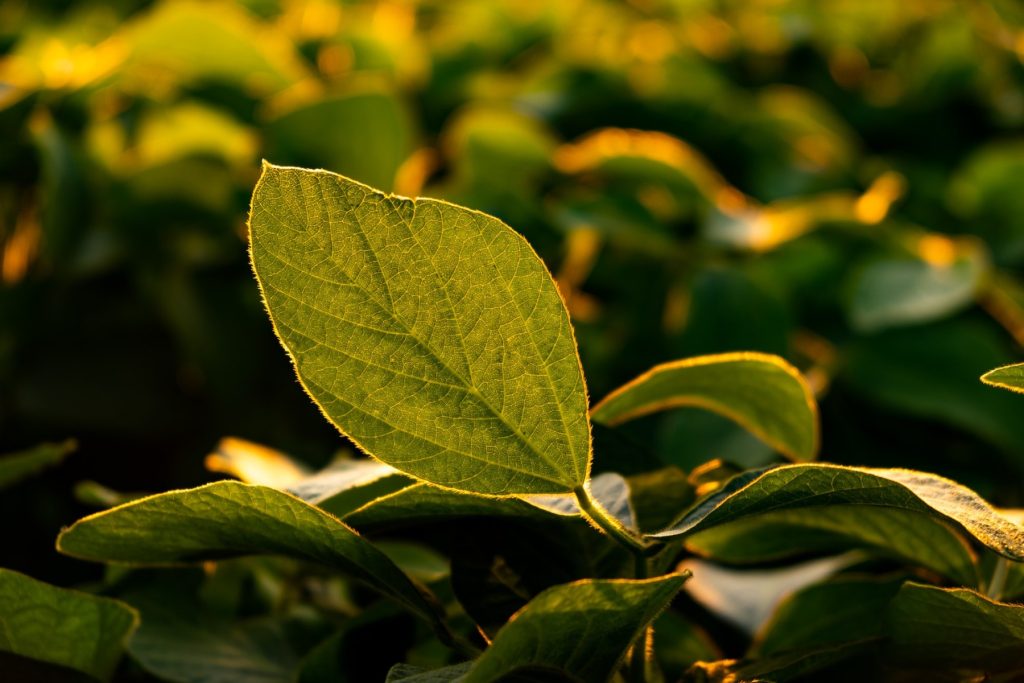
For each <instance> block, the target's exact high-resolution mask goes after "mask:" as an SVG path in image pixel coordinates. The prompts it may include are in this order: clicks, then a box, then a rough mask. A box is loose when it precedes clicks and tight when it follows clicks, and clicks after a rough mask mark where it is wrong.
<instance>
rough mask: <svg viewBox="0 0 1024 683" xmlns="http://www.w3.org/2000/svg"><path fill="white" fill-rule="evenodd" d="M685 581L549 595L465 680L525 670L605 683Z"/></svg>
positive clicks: (584, 587) (592, 585)
mask: <svg viewBox="0 0 1024 683" xmlns="http://www.w3.org/2000/svg"><path fill="white" fill-rule="evenodd" d="M685 580H686V576H685V575H683V574H669V575H666V576H662V577H659V578H656V579H648V580H645V581H627V580H596V579H594V580H585V581H577V582H575V583H570V584H564V585H561V586H555V587H554V588H549V589H548V590H546V591H544V592H543V593H541V594H540V595H538V596H537V597H535V598H534V599H533V600H531V601H530V603H529V604H527V606H526V607H524V608H523V609H522V610H521V611H520V612H519V613H517V614H516V615H515V616H514V617H513V618H512V619H511V620H510V621H509V622H508V624H506V625H505V626H504V627H503V628H502V629H501V630H500V631H498V634H497V636H496V637H495V638H494V641H493V642H492V643H491V645H490V647H488V648H487V650H485V651H484V653H483V654H482V655H481V656H480V657H479V658H478V659H477V660H476V662H475V664H474V665H473V666H472V667H471V668H470V670H469V672H468V673H467V674H466V675H465V678H464V679H463V680H464V681H465V683H481V682H485V681H486V682H489V681H494V680H497V679H499V678H500V677H502V676H504V675H506V674H509V673H512V672H514V671H515V670H516V669H519V668H522V667H526V666H536V667H549V668H552V669H555V670H561V671H564V672H566V673H568V674H569V675H570V676H571V677H572V678H573V679H575V680H579V681H582V682H584V683H591V682H593V683H603V682H604V681H607V680H608V677H609V676H610V674H611V672H612V669H613V668H614V666H615V664H616V663H617V662H618V661H619V659H620V658H621V657H622V656H623V654H624V653H625V652H626V649H627V648H628V647H629V646H630V644H631V643H632V642H633V641H634V640H635V639H636V638H637V636H639V635H640V633H642V632H643V629H644V628H645V627H646V626H647V624H649V623H650V622H651V621H652V620H653V619H654V618H655V617H656V616H657V615H658V614H659V613H660V612H661V611H662V610H663V609H664V608H665V607H666V606H667V605H668V603H669V602H670V601H671V600H672V598H673V597H674V596H675V594H676V593H677V592H678V591H679V589H680V588H681V587H682V585H683V582H684V581H685Z"/></svg>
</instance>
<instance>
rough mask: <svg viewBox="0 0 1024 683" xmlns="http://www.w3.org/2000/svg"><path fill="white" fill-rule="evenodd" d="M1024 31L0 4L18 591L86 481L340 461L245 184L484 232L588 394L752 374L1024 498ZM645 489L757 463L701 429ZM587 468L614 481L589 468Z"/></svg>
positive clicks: (837, 428)
mask: <svg viewBox="0 0 1024 683" xmlns="http://www.w3.org/2000/svg"><path fill="white" fill-rule="evenodd" d="M1022 60H1024V7H1022V6H1021V5H1020V4H1018V3H1016V2H1012V1H1010V0H1005V1H991V2H982V1H970V0H901V1H900V2H893V1H891V0H814V1H811V0H807V1H796V0H794V1H783V0H736V1H730V0H718V1H716V0H633V1H632V2H611V1H607V0H557V1H552V0H543V1H540V2H538V1H534V0H490V1H488V2H479V1H478V2H472V1H460V0H454V1H450V0H435V1H431V0H423V1H420V2H414V1H411V0H410V1H397V0H396V1H389V2H333V1H330V0H247V1H239V2H234V3H229V2H188V1H177V0H158V1H156V2H144V1H136V0H115V1H110V2H90V1H88V0H83V1H81V2H76V1H73V0H66V1H57V2H41V1H35V0H33V1H31V2H29V1H27V0H25V1H21V2H19V1H16V0H4V1H2V2H0V451H2V452H9V451H16V450H19V449H22V448H28V447H31V446H33V445H35V444H38V443H40V442H45V441H60V440H63V439H66V438H74V439H76V440H77V442H78V450H77V451H76V452H75V453H74V454H73V455H71V456H70V458H69V459H68V460H67V462H66V463H64V464H63V465H62V466H61V467H59V468H56V469H53V470H50V471H48V472H47V473H45V474H44V475H42V476H40V477H37V478H36V479H34V480H32V481H30V482H26V483H24V484H23V485H20V486H18V487H16V488H14V489H9V490H6V491H5V492H4V494H3V497H2V498H0V518H2V519H3V522H2V523H0V536H2V537H0V556H2V557H0V565H2V566H5V567H10V568H14V569H18V570H21V571H24V572H27V573H29V574H31V575H33V576H35V577H38V578H41V579H44V580H48V581H53V582H57V583H62V584H67V583H68V582H71V581H78V580H83V579H88V578H89V577H91V576H98V575H99V572H100V571H101V569H100V568H99V567H96V566H89V565H85V564H84V563H79V562H75V561H74V560H70V559H67V558H62V557H59V556H58V555H57V554H56V553H55V552H54V551H53V549H52V548H53V540H54V538H55V536H56V533H57V531H58V530H59V528H60V527H61V526H62V525H65V524H68V523H70V522H71V521H73V520H74V519H76V518H78V517H79V516H81V515H82V514H85V513H87V512H89V511H90V508H89V507H88V505H86V504H84V503H83V502H81V501H79V500H78V499H77V498H76V496H75V493H74V492H75V490H76V485H77V484H79V483H80V482H82V481H97V482H100V483H101V484H103V485H106V486H109V487H112V488H113V489H116V490H123V491H163V490H167V489H170V488H178V487H183V486H189V485H195V484H198V483H201V482H204V481H208V480H210V479H212V478H216V476H217V475H216V474H212V473H210V472H208V471H206V470H205V469H204V467H203V458H204V455H206V454H207V453H209V452H210V451H211V449H212V448H213V447H214V445H215V444H216V443H217V441H218V440H219V439H220V438H221V437H223V436H227V435H235V436H239V437H243V438H246V439H250V440H252V441H255V442H259V443H265V444H268V445H270V446H273V447H275V448H279V449H281V450H284V451H286V452H288V453H290V454H292V455H294V456H295V457H297V458H299V459H300V460H303V461H305V462H306V463H308V464H310V465H311V466H317V465H322V464H324V463H326V462H327V461H328V460H329V459H330V458H331V456H332V454H334V453H335V452H336V451H337V450H338V449H339V448H342V447H344V444H343V442H342V439H341V437H340V436H339V435H338V434H337V433H336V432H335V430H334V429H333V428H332V427H330V426H329V425H328V424H327V423H326V422H325V421H324V420H323V419H322V418H321V416H320V415H319V412H318V411H317V410H316V409H315V408H314V407H313V405H312V403H311V402H310V401H309V400H308V399H307V398H306V397H305V396H304V394H303V393H302V391H301V389H300V387H299V385H298V383H297V382H296V381H295V379H294V375H293V373H292V369H291V367H290V366H289V363H288V361H287V359H286V357H285V354H284V353H283V351H282V350H281V349H280V347H279V345H278V343H277V341H276V340H275V339H274V337H273V333H272V331H271V328H270V325H269V323H268V320H267V318H266V315H265V313H264V312H263V310H262V307H261V304H260V301H259V297H258V292H257V288H256V286H255V283H254V281H253V279H252V277H251V272H250V269H249V266H248V262H247V254H246V236H245V219H246V213H247V209H248V199H249V195H250V192H251V189H252V187H253V184H254V183H255V181H256V178H257V177H258V173H259V164H260V160H261V158H266V159H268V160H270V161H272V162H274V163H277V164H292V165H301V166H310V167H322V168H326V169H330V170H333V171H337V172H340V173H343V174H346V175H348V176H351V177H353V178H356V179H358V180H362V181H364V182H366V183H369V184H371V185H373V186H375V187H378V188H381V189H386V190H393V191H395V192H398V193H400V194H404V195H408V196H416V195H424V196H434V197H443V198H446V199H449V200H451V201H453V202H457V203H459V204H464V205H467V206H470V207H473V208H476V209H480V210H482V211H486V212H488V213H491V214H494V215H496V216H499V217H501V218H502V219H504V220H505V221H506V222H508V223H509V224H510V225H511V226H513V227H514V228H515V229H517V230H519V231H520V232H522V233H523V234H525V235H526V237H527V238H528V239H529V240H530V242H531V243H532V244H533V245H534V246H535V247H536V248H537V250H538V252H539V253H540V254H541V256H542V257H543V258H544V260H545V261H546V262H547V264H548V266H549V267H550V268H551V270H552V271H553V272H554V273H555V274H556V276H557V279H558V282H559V284H560V287H561V289H562V293H563V295H564V296H565V298H566V300H567V303H568V306H569V308H570V311H571V314H572V316H573V319H574V322H575V325H576V329H577V337H578V339H579V343H580V348H581V354H582V358H583V364H584V368H585V371H586V374H587V378H588V383H589V388H590V394H591V396H592V398H594V399H597V398H600V397H601V396H603V395H604V394H605V393H607V392H608V391H609V390H611V389H613V388H615V387H616V386H618V385H619V384H621V383H623V382H625V381H627V380H629V379H631V378H632V377H633V376H635V375H636V374H638V373H639V372H642V371H643V370H645V369H647V368H648V367H650V366H651V365H653V364H655V363H658V362H662V361H667V360H672V359H676V358H681V357H686V356H690V355H695V354H703V353H713V352H719V351H729V350H739V349H752V350H762V351H767V352H772V353H777V354H781V355H784V356H785V357H787V358H789V359H790V360H791V361H792V362H794V363H795V364H796V365H798V366H799V367H800V368H801V369H802V370H804V371H805V372H806V373H807V375H808V377H809V378H810V380H811V381H812V384H813V386H814V388H815V390H816V391H817V393H818V394H819V397H820V400H821V411H822V420H823V450H822V457H823V459H826V460H830V461H834V462H840V463H849V464H865V465H884V466H909V467H915V468H920V469H924V470H929V471H935V472H939V473H944V474H947V475H950V476H953V477H955V478H957V479H958V480H959V481H961V482H963V483H965V484H967V485H969V486H972V487H974V488H976V489H977V490H979V492H981V493H982V494H983V495H986V496H987V497H989V498H990V499H992V500H993V501H995V502H997V503H999V504H1003V505H1013V506H1020V505H1022V504H1024V486H1022V484H1024V408H1022V407H1021V402H1020V400H1019V398H1017V397H1014V396H1011V395H1010V394H1008V393H1005V392H998V391H996V390H993V389H990V388H986V387H984V386H982V385H981V384H980V383H979V382H978V379H977V378H978V376H979V375H980V374H981V373H982V372H984V371H986V370H988V369H990V368H993V367H995V366H998V365H1001V364H1004V363H1009V362H1012V361H1015V360H1020V359H1021V356H1022V354H1021V349H1020V345H1021V343H1022V342H1024V279H1022V275H1024V274H1022V272H1021V267H1022V265H1024V136H1022V132H1024V127H1022V126H1024V66H1022ZM622 431H624V432H625V434H624V436H625V438H626V439H628V440H630V441H629V443H630V444H631V445H630V448H634V449H635V458H636V463H637V467H638V469H642V468H643V467H644V466H647V465H648V464H650V463H651V462H656V461H659V460H660V461H663V462H665V463H671V464H677V465H679V466H681V467H683V468H684V469H686V470H690V469H692V468H693V467H695V466H696V465H699V464H701V463H703V462H705V461H707V460H710V459H712V458H722V459H723V460H726V461H729V462H732V463H735V464H736V465H738V466H752V465H756V464H761V463H768V462H772V461H773V460H774V459H775V458H776V456H775V455H773V454H772V453H771V452H770V451H768V450H767V449H766V447H765V446H763V445H761V444H760V443H759V442H757V441H755V440H753V439H752V438H751V437H748V436H746V435H745V434H744V433H743V432H742V431H740V430H739V429H738V428H735V427H733V426H732V425H731V424H730V423H728V422H726V421H724V420H722V419H719V418H717V417H715V416H712V415H708V414H703V413H696V412H689V411H685V410H684V411H675V412H671V413H665V414H661V415H658V416H653V417H650V418H645V419H643V420H640V421H637V422H636V423H634V424H631V425H630V426H629V427H628V428H626V429H624V430H622ZM596 458H597V468H598V469H600V467H601V458H602V454H601V452H600V451H598V452H597V454H596Z"/></svg>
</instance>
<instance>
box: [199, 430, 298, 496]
mask: <svg viewBox="0 0 1024 683" xmlns="http://www.w3.org/2000/svg"><path fill="white" fill-rule="evenodd" d="M204 464H205V465H206V469H208V470H210V471H211V472H220V473H223V474H230V475H231V476H233V477H238V478H239V479H241V480H242V481H244V482H245V483H246V484H257V485H260V486H272V487H274V488H279V489H281V488H286V487H288V486H291V485H293V484H295V483H297V482H299V481H302V480H303V479H304V478H305V477H307V476H308V475H309V472H308V471H307V470H306V468H305V467H304V466H303V465H301V464H299V463H297V462H296V461H294V460H292V459H291V458H290V457H288V456H287V455H285V454H284V453H282V452H281V451H278V450H274V449H273V448H268V447H267V446H264V445H262V444H258V443H253V442H252V441H246V440H245V439H239V438H237V437H234V436H228V437H225V438H223V439H221V440H220V442H219V443H218V444H217V448H216V449H214V451H213V453H210V454H209V455H208V456H206V461H205V463H204Z"/></svg>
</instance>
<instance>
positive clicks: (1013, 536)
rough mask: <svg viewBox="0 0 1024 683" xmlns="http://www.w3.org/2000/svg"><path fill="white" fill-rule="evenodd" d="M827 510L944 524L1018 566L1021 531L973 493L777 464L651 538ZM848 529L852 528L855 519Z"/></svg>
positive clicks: (1023, 546) (870, 473)
mask: <svg viewBox="0 0 1024 683" xmlns="http://www.w3.org/2000/svg"><path fill="white" fill-rule="evenodd" d="M835 506H849V507H853V508H855V509H863V510H870V509H872V508H881V509H884V510H893V511H896V512H898V513H902V512H915V513H919V514H923V515H927V516H928V517H931V518H934V519H937V520H940V521H942V522H946V523H952V524H953V525H955V526H956V527H957V528H958V529H961V530H963V531H965V532H966V533H967V534H969V535H970V536H971V537H973V538H974V539H975V540H977V541H978V542H980V543H981V544H983V545H985V546H987V547H988V548H990V549H991V550H993V551H995V552H996V553H999V554H1000V555H1003V556H1005V557H1008V558H1010V559H1014V560H1018V561H1020V560H1024V531H1022V530H1021V529H1020V528H1019V527H1017V526H1016V525H1015V524H1013V523H1012V522H1010V521H1009V520H1008V519H1006V518H1005V517H1002V516H1001V515H999V514H998V513H997V512H996V511H995V510H994V509H993V508H992V507H991V506H990V505H989V504H988V503H986V502H985V501H984V500H983V499H982V498H981V497H980V496H978V494H976V493H974V492H973V491H971V490H970V489H968V488H966V487H964V486H961V485H960V484H957V483H956V482H954V481H950V480H949V479H945V478H943V477H939V476H937V475H934V474H925V473H922V472H914V471H912V470H900V469H875V468H866V467H843V466H840V465H823V464H813V465H812V464H801V465H784V466H782V467H777V468H774V469H770V470H767V471H764V470H762V471H754V472H747V473H744V474H741V475H738V476H737V477H734V478H733V479H732V480H730V481H729V482H728V483H727V484H725V485H724V486H723V487H722V488H721V489H720V490H719V491H717V492H715V493H713V494H711V495H710V496H708V497H707V498H705V499H704V500H702V501H700V502H698V503H697V505H695V506H694V507H693V508H691V510H690V511H689V512H687V513H686V514H685V515H684V516H683V518H682V519H680V520H679V521H678V522H676V523H675V524H673V525H672V526H671V527H669V528H668V529H666V530H664V531H661V532H659V533H657V534H652V535H653V536H654V537H657V538H675V537H679V536H692V535H693V534H696V533H697V532H700V531H704V530H707V529H711V528H714V527H718V526H720V525H723V524H726V523H729V522H736V521H739V520H743V519H748V518H751V517H755V516H757V515H762V514H765V513H780V512H782V511H784V510H803V511H805V512H806V513H807V515H809V516H811V517H813V516H815V515H821V514H823V513H826V512H827V511H828V509H829V508H834V507H835ZM850 522H851V523H852V524H857V519H856V517H855V516H851V519H850Z"/></svg>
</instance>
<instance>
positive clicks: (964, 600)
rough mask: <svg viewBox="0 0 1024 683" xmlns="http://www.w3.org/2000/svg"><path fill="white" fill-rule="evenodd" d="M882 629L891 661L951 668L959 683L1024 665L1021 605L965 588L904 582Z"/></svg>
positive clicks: (930, 667)
mask: <svg viewBox="0 0 1024 683" xmlns="http://www.w3.org/2000/svg"><path fill="white" fill-rule="evenodd" d="M886 630H887V635H888V637H889V641H888V652H889V655H890V657H891V658H892V659H893V660H895V661H898V662H901V663H905V664H912V665H914V666H917V667H924V668H929V669H939V670H949V669H951V668H953V669H956V670H957V671H959V672H960V673H961V675H962V676H963V678H962V679H961V680H968V679H971V678H974V677H975V675H980V674H989V673H995V672H1001V671H1011V670H1012V671H1018V672H1019V667H1020V663H1021V662H1022V661H1024V607H1021V606H1019V605H1007V604H1003V603H998V602H993V601H991V600H988V599H987V598H983V597H982V596H980V595H978V594H977V593H975V592H974V591H971V590H967V589H963V588H936V587H934V586H925V585H922V584H918V583H911V582H908V583H905V584H904V585H903V587H902V588H901V589H900V591H899V593H897V594H896V597H895V599H893V601H892V603H890V606H889V611H888V613H887V615H886ZM968 674H974V675H968Z"/></svg>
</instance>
